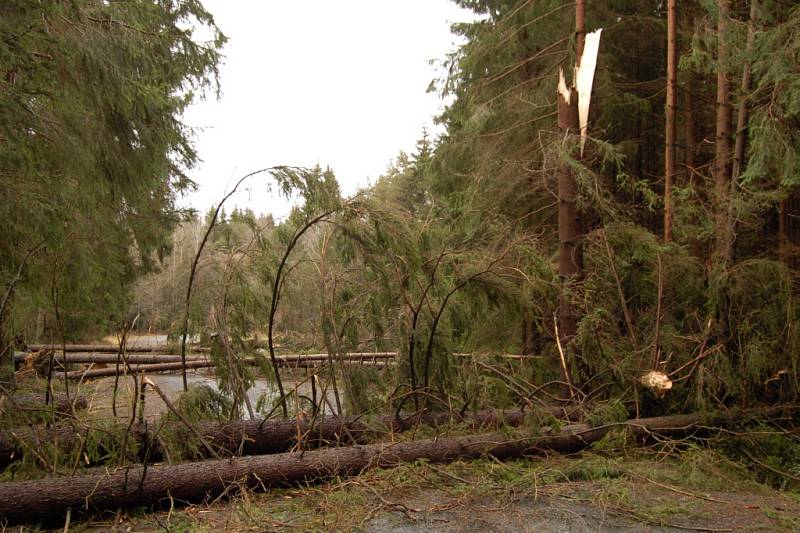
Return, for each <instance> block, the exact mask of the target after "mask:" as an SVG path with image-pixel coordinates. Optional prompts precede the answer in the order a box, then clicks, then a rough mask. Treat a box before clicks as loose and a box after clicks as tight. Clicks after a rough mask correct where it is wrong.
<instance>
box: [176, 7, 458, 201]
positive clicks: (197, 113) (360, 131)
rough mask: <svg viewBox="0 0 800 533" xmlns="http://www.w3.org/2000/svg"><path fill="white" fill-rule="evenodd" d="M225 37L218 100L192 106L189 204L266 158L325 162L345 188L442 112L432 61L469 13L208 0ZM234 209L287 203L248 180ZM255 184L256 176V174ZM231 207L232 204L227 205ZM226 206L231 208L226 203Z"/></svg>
mask: <svg viewBox="0 0 800 533" xmlns="http://www.w3.org/2000/svg"><path fill="white" fill-rule="evenodd" d="M203 4H204V6H205V7H206V8H207V9H208V10H209V11H210V12H211V13H213V14H214V17H215V19H216V22H217V25H218V26H219V27H220V28H221V29H222V32H223V33H225V35H227V36H228V37H229V39H230V40H229V42H228V44H227V46H226V47H225V50H224V54H225V60H224V61H225V63H224V65H223V66H222V68H221V70H220V78H221V84H222V97H221V99H220V100H219V101H217V100H215V99H214V98H213V97H209V99H208V100H206V101H203V102H198V103H196V104H194V105H193V106H192V107H191V108H190V109H189V110H188V111H187V112H186V114H185V117H184V118H185V120H186V123H187V124H188V125H190V126H193V127H196V128H199V129H198V131H197V134H196V147H197V150H198V153H199V156H200V158H201V159H202V160H203V161H202V162H201V163H200V164H199V165H198V166H197V167H196V168H195V169H194V170H193V171H192V172H191V173H190V176H191V177H192V179H194V180H195V181H196V182H197V184H198V185H199V190H198V191H197V192H196V193H194V194H191V195H189V196H188V197H187V198H186V199H185V203H187V204H188V205H191V206H193V207H195V208H197V209H200V210H203V211H204V210H207V209H208V208H209V207H210V206H211V205H213V204H216V203H217V202H218V201H219V199H220V198H222V196H223V195H224V193H225V191H226V188H229V187H231V186H232V184H233V182H235V181H236V180H237V179H238V178H239V177H241V176H243V175H244V174H246V173H248V172H251V171H253V170H256V169H259V168H263V167H267V166H272V165H281V164H286V165H298V166H313V165H316V164H320V165H321V166H323V167H325V166H330V167H331V168H332V169H333V170H334V172H335V173H336V176H337V179H338V180H339V183H340V185H341V187H342V190H343V192H344V193H345V194H352V193H353V192H355V191H356V190H357V189H358V188H359V187H363V186H365V185H367V184H368V183H369V180H372V182H374V181H375V178H377V177H378V176H379V175H380V174H381V173H382V172H383V171H384V170H385V169H386V167H387V166H388V164H389V163H390V162H391V160H392V159H394V157H395V156H396V155H397V153H398V151H399V150H405V151H411V150H413V148H414V143H415V142H416V140H417V139H418V138H419V137H420V136H421V133H422V129H423V127H425V126H427V127H428V128H429V130H430V131H434V132H435V129H434V127H433V126H432V120H431V119H432V117H433V116H434V115H436V114H437V113H439V112H440V111H441V109H442V103H441V101H440V100H439V99H438V97H437V96H436V95H435V94H429V93H426V89H427V87H428V85H429V83H430V81H431V80H432V79H433V78H435V77H437V70H436V67H435V66H432V65H430V64H429V60H439V61H440V60H442V59H443V58H444V57H445V55H446V54H447V53H448V52H450V51H452V50H453V49H454V48H455V45H456V42H457V41H456V38H455V37H454V36H453V35H451V33H450V24H451V23H453V22H456V21H463V20H468V19H469V17H470V14H469V13H468V12H464V11H461V10H460V9H458V8H457V7H456V6H455V5H454V4H453V3H452V2H450V0H338V1H332V0H204V2H203ZM252 183H253V186H251V187H250V190H249V191H245V192H242V193H238V194H237V196H236V197H235V198H232V199H231V201H230V204H231V209H232V207H233V205H236V204H238V205H239V206H240V207H250V208H252V209H253V210H254V211H256V212H257V213H266V212H271V213H273V214H275V215H276V216H278V217H280V216H283V215H285V214H286V213H287V212H288V210H289V206H288V205H287V204H286V202H285V201H284V200H281V199H278V198H270V197H269V196H268V194H267V193H266V191H265V189H264V188H263V186H256V184H257V183H258V181H256V182H252ZM262 183H263V181H262ZM226 205H228V204H226ZM228 212H230V209H228Z"/></svg>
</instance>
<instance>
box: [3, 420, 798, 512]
mask: <svg viewBox="0 0 800 533" xmlns="http://www.w3.org/2000/svg"><path fill="white" fill-rule="evenodd" d="M792 410H793V411H795V412H796V411H797V410H798V407H793V408H792ZM766 412H768V410H767V411H765V410H762V411H760V413H761V414H764V413H766ZM773 412H774V410H773ZM741 416H742V412H741V411H736V412H735V413H723V414H721V415H718V416H715V417H714V416H712V417H704V416H703V415H700V414H689V415H674V416H664V417H656V418H642V419H634V420H629V421H627V422H623V423H617V424H609V425H606V426H601V427H596V428H591V427H589V426H587V425H585V424H574V425H570V426H567V427H565V428H564V429H562V430H561V431H558V432H555V431H552V430H548V429H545V430H544V431H543V432H542V433H541V434H539V435H531V434H530V433H526V432H516V433H513V434H509V433H503V432H493V433H484V434H478V435H471V436H465V437H455V438H438V439H433V440H421V441H410V442H395V443H380V444H371V445H365V446H362V445H356V446H347V447H342V448H325V449H321V450H315V451H307V452H288V453H282V454H275V455H260V456H251V457H238V458H228V459H217V460H208V461H202V462H194V463H186V464H179V465H149V466H134V467H126V468H121V469H119V470H117V471H114V472H107V473H103V474H93V475H81V476H70V477H62V478H51V479H43V480H34V481H16V482H10V483H3V484H0V517H2V518H3V519H4V520H5V521H7V523H20V522H24V521H26V520H27V521H31V520H35V521H37V522H38V521H42V520H48V519H49V520H51V521H56V520H61V519H62V518H63V516H64V515H65V513H67V511H68V510H71V512H72V513H76V512H79V513H87V514H92V513H97V512H101V511H106V510H116V509H120V508H130V507H137V506H142V505H163V504H165V503H166V502H169V501H174V500H178V501H181V502H198V501H204V500H206V499H208V498H212V497H215V496H218V495H220V494H224V493H226V492H227V491H229V490H230V488H231V486H234V485H246V486H250V487H253V488H264V489H266V488H268V487H281V486H288V485H292V484H296V483H308V482H319V481H323V480H326V479H330V478H331V477H334V476H346V475H352V474H358V473H360V472H362V471H364V470H367V469H370V468H391V467H394V466H397V465H399V464H402V463H406V462H411V461H417V460H419V459H426V460H428V461H431V462H447V461H453V460H457V459H475V458H478V457H482V456H487V455H488V456H492V457H496V458H498V459H507V458H512V457H521V456H525V455H533V454H537V453H541V452H544V451H547V450H554V451H559V452H575V451H579V450H581V449H583V448H585V447H587V446H589V445H590V444H591V443H593V442H596V441H598V440H600V439H601V438H603V437H604V436H605V435H606V434H607V433H608V432H609V431H611V430H613V429H620V428H625V429H626V430H627V431H628V432H629V434H630V435H632V436H634V437H637V438H646V437H649V436H651V435H654V434H657V435H663V436H676V435H681V436H683V435H686V434H687V433H689V432H691V431H693V430H695V429H697V428H698V426H699V425H701V424H717V425H724V424H725V423H729V422H731V421H735V420H738V419H740V418H741Z"/></svg>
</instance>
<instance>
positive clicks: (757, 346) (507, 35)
mask: <svg viewBox="0 0 800 533" xmlns="http://www.w3.org/2000/svg"><path fill="white" fill-rule="evenodd" d="M456 3H457V4H459V5H461V6H462V7H464V8H467V9H470V10H472V11H474V12H475V13H476V15H477V19H476V21H475V22H471V23H465V24H457V25H454V27H453V31H454V32H455V33H456V34H458V35H461V36H463V37H464V38H465V44H463V45H462V46H460V47H459V48H458V49H456V50H454V51H453V53H452V54H451V55H450V56H448V57H446V58H443V59H442V61H443V64H444V65H445V67H446V69H445V71H446V72H447V75H446V76H445V77H443V78H442V79H437V80H434V81H433V82H432V84H431V87H430V90H431V91H436V92H437V93H439V94H440V95H441V96H442V97H443V98H445V99H447V100H446V101H448V102H449V103H448V105H447V107H446V110H445V112H444V113H443V114H442V115H441V116H440V117H438V119H437V120H438V121H439V123H440V124H441V125H442V126H443V128H444V133H443V134H442V135H441V136H439V137H437V138H430V137H428V136H427V135H425V134H421V138H420V140H419V142H418V144H417V148H416V150H415V151H414V152H413V153H409V154H405V153H401V154H399V155H398V157H397V159H396V161H395V163H394V164H392V165H391V166H390V168H388V169H387V171H386V172H385V173H384V175H383V176H382V177H381V178H380V180H378V182H377V183H376V184H375V185H374V186H372V187H370V188H368V189H366V190H363V191H361V192H359V193H358V194H356V195H354V196H353V197H349V198H345V197H342V196H341V194H340V192H339V187H338V185H337V183H336V178H335V176H334V174H333V172H332V171H330V170H329V169H323V168H294V167H273V168H269V169H265V170H263V171H257V172H255V173H254V174H253V175H251V176H249V177H247V178H245V179H246V180H256V179H265V180H268V181H269V182H270V183H271V184H272V185H273V187H275V188H276V189H278V190H279V191H281V192H282V193H284V194H285V195H286V197H287V201H288V199H290V198H291V199H299V202H298V204H297V207H295V209H294V210H293V211H292V213H291V215H290V216H289V217H287V218H286V219H285V220H282V221H280V222H279V223H276V222H275V221H273V220H272V219H271V218H270V217H257V216H255V215H254V214H253V213H251V212H246V211H245V212H243V211H240V210H233V211H230V212H226V210H225V206H224V205H223V204H222V203H221V204H220V206H219V207H218V208H217V209H213V210H211V211H210V212H209V213H199V214H198V213H188V212H183V211H182V210H180V209H178V208H177V205H178V204H177V199H178V198H179V197H180V195H181V194H182V192H184V191H186V190H187V189H189V188H191V187H192V183H191V180H190V179H189V177H188V171H189V170H190V169H191V168H192V165H193V164H194V163H195V162H196V161H197V157H198V154H196V153H195V152H194V150H193V148H192V144H191V132H190V131H189V129H188V128H187V127H186V126H185V125H184V124H183V123H182V122H181V113H182V111H183V110H184V109H185V108H186V106H187V105H188V103H189V102H190V101H191V99H192V98H193V97H195V96H199V95H202V94H204V93H205V92H210V93H213V91H214V90H215V89H216V88H217V86H218V85H217V84H218V80H217V79H216V68H217V65H218V62H219V61H220V50H221V47H222V46H223V44H224V41H225V38H224V36H223V35H222V34H221V33H219V31H218V30H217V28H216V27H215V26H214V21H213V17H212V15H211V14H210V13H208V12H206V11H205V10H204V9H203V7H202V5H201V4H200V3H199V2H197V1H193V0H189V1H183V2H177V3H175V2H161V1H159V2H132V3H131V2H99V1H94V0H76V1H71V2H36V1H27V0H17V1H14V2H9V3H8V4H9V5H8V6H7V7H6V8H5V9H4V15H3V18H2V20H1V21H0V35H2V43H0V72H1V73H2V75H3V80H2V81H0V86H1V87H2V91H0V187H2V190H3V191H4V194H3V195H2V198H0V220H2V221H3V234H2V237H0V283H1V284H2V288H3V291H2V295H0V296H2V307H0V339H2V343H1V344H0V348H2V355H3V357H4V359H5V360H10V355H11V354H12V353H13V349H14V346H20V345H22V344H24V343H25V342H33V341H47V342H56V343H58V342H62V341H68V340H78V339H82V338H90V337H92V336H97V335H102V334H106V333H107V332H109V331H117V330H119V329H121V328H122V327H123V325H127V326H125V327H129V326H130V325H131V324H133V323H134V322H135V326H136V327H137V328H139V329H142V330H152V331H163V332H169V333H170V334H171V335H173V338H178V337H180V334H181V333H182V330H183V326H184V324H188V332H189V334H192V335H198V336H200V337H201V338H204V339H212V338H223V339H225V342H224V343H223V344H224V345H225V350H227V351H229V352H232V353H234V354H235V355H237V356H242V355H244V354H249V353H250V352H249V351H248V348H247V343H246V340H247V339H249V338H251V337H253V336H254V335H255V336H259V337H261V338H264V337H269V338H270V341H271V342H270V344H273V343H272V340H273V338H274V344H276V345H279V346H278V347H279V348H280V349H286V350H290V351H302V350H323V351H326V352H327V353H329V354H333V355H337V356H341V355H343V354H346V353H348V352H352V351H365V350H377V351H381V350H397V351H399V353H400V358H399V359H400V361H401V362H400V364H399V368H398V371H397V375H396V378H395V379H396V384H397V385H398V386H400V385H402V386H404V387H407V388H408V389H409V390H411V391H412V392H413V391H425V393H426V394H429V395H433V396H436V397H438V398H440V399H442V400H443V401H444V402H445V404H449V403H450V402H451V400H453V402H454V403H455V402H456V400H457V403H459V404H465V405H467V404H470V405H477V404H480V403H481V402H485V401H491V402H494V403H502V402H503V401H507V402H518V401H522V400H525V398H526V397H527V396H526V395H525V394H522V395H521V396H522V397H523V398H522V400H521V399H520V398H518V397H517V396H520V394H518V393H515V392H514V390H515V386H518V385H519V384H520V383H523V381H515V380H516V378H514V377H508V376H506V377H507V378H508V379H506V381H505V383H504V387H503V388H502V391H501V390H500V387H498V386H497V385H496V381H497V380H498V379H499V378H498V376H496V375H495V374H492V373H491V372H488V371H485V370H481V369H480V368H478V367H474V368H472V370H473V372H472V373H466V374H465V371H464V369H463V367H460V366H459V365H457V364H456V356H455V355H454V354H456V353H461V352H470V353H485V354H500V353H512V354H523V355H530V356H531V360H532V361H535V362H536V364H535V365H533V366H531V367H530V368H527V369H526V370H524V373H525V374H524V376H521V377H520V379H525V380H528V381H529V382H532V383H540V384H544V385H543V386H544V387H545V388H546V390H548V391H550V392H549V394H550V395H551V396H552V397H553V398H557V399H569V398H575V397H581V398H586V397H592V398H594V399H603V398H605V399H609V398H621V399H622V400H624V402H626V403H630V404H634V403H635V408H636V410H637V412H638V411H639V410H643V411H645V412H650V413H659V414H660V413H666V412H672V411H681V410H686V409H688V408H704V407H709V406H723V405H731V404H741V405H745V404H752V403H758V402H763V401H770V402H771V401H776V400H777V399H782V400H786V401H788V400H791V399H796V397H797V393H798V390H799V387H798V368H797V365H798V359H797V354H798V341H800V330H798V323H797V320H798V318H799V316H798V312H800V308H799V307H798V301H797V298H796V295H797V291H796V270H795V267H796V266H797V247H796V244H797V223H796V222H795V218H796V216H797V214H798V211H797V202H796V199H795V192H794V191H795V187H796V186H797V184H798V180H799V179H800V138H798V131H800V130H798V124H800V122H799V121H800V83H798V80H800V62H799V61H798V50H800V8H798V6H795V5H794V2H791V1H789V0H751V1H747V2H746V1H738V0H717V1H711V0H698V1H683V2H680V3H676V2H675V0H669V1H663V0H659V1H647V0H639V1H632V0H596V1H592V2H589V3H588V4H587V5H585V11H581V10H579V13H577V14H576V10H575V7H576V4H575V3H573V2H562V1H555V0H551V1H547V0H542V1H535V2H534V1H530V0H504V1H503V0H496V1H495V0H459V1H457V2H456ZM676 4H677V5H676ZM578 5H579V6H583V3H581V2H579V3H578ZM193 25H203V26H206V27H207V28H209V29H210V30H211V31H212V34H213V35H214V36H215V37H214V40H213V41H212V42H207V43H197V42H195V41H194V40H193V39H192V31H191V30H190V29H186V28H190V27H192V26H193ZM600 28H602V37H601V41H600V52H599V56H598V65H597V71H596V75H595V80H594V88H593V92H592V100H591V108H590V116H589V128H588V138H587V140H586V143H585V148H583V150H581V141H580V136H579V135H578V133H579V132H578V129H579V128H578V127H577V126H576V124H574V123H573V122H572V121H571V120H562V119H564V118H565V117H566V118H569V117H568V109H567V110H566V111H565V109H566V108H563V109H560V108H559V105H558V104H559V96H558V95H559V93H558V92H557V83H558V79H559V69H562V70H563V71H564V72H565V75H566V81H567V83H568V84H571V83H572V78H573V77H574V76H573V68H572V67H573V66H574V65H576V64H577V63H579V61H580V59H581V55H582V50H583V46H584V39H585V35H586V33H587V32H591V31H594V30H596V29H600ZM568 90H569V89H568ZM571 91H572V94H573V95H574V94H575V91H574V89H571ZM561 98H562V99H563V97H561ZM573 105H574V102H573ZM562 107H563V106H562ZM567 107H569V106H567ZM254 170H256V169H254ZM220 200H223V199H220ZM193 264H196V267H197V268H194V267H193ZM190 278H193V280H192V289H191V290H192V293H191V297H190V298H189V297H188V296H187V288H188V285H189V283H190ZM134 318H135V320H134ZM187 319H188V321H187ZM228 341H230V342H228ZM273 355H274V353H273ZM261 357H264V358H265V364H266V361H267V360H266V356H265V355H263V354H262V355H261ZM234 360H235V359H234ZM226 361H229V362H230V361H231V360H230V359H226ZM231 364H233V363H231ZM265 368H267V367H265ZM275 370H276V373H277V367H276V368H275ZM242 371H243V372H244V370H242ZM653 372H655V373H656V374H652V373H653ZM645 376H651V377H652V376H656V378H657V380H662V381H660V382H658V383H655V384H654V383H652V382H648V381H646V380H645V381H643V380H642V378H643V377H645ZM275 377H276V378H277V377H278V376H277V375H276V376H275ZM5 379H6V380H8V379H10V378H8V376H7V377H6V378H5ZM503 379H505V378H503ZM509 380H510V384H509V382H508V381H509ZM663 380H667V381H669V387H671V388H670V389H669V392H668V393H665V391H666V389H664V390H662V389H660V388H659V387H660V386H661V385H659V383H662V384H663ZM500 381H502V379H501V380H500ZM515 383H516V385H515ZM344 386H345V387H347V388H348V391H349V396H350V397H351V398H352V399H353V402H357V401H359V398H361V399H362V400H364V401H367V400H366V399H364V398H363V396H364V395H363V394H360V391H361V390H362V389H363V387H364V385H363V380H362V379H361V378H360V377H359V376H349V377H348V376H345V380H344ZM390 388H391V387H390ZM387 394H388V393H387Z"/></svg>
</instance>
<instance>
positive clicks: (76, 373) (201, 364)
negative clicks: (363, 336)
mask: <svg viewBox="0 0 800 533" xmlns="http://www.w3.org/2000/svg"><path fill="white" fill-rule="evenodd" d="M393 357H394V355H393V354H392V355H388V354H347V355H344V356H342V357H341V360H342V362H344V363H351V364H355V363H360V364H381V363H383V362H385V361H387V360H389V359H392V358H393ZM129 358H130V356H129ZM68 360H69V359H68ZM101 360H102V361H103V362H105V359H104V358H101ZM94 362H97V361H94ZM129 362H133V361H129ZM240 362H242V363H244V364H248V365H257V364H258V360H257V359H256V358H254V357H245V358H243V359H241V360H240ZM327 362H328V361H327V356H325V357H320V356H316V357H305V356H288V357H282V356H276V357H275V364H277V365H278V366H281V367H289V368H309V367H317V366H322V365H324V364H326V363H327ZM215 366H216V363H215V362H214V361H212V360H210V359H193V360H192V359H189V358H187V359H186V361H185V363H183V362H181V357H180V356H178V361H177V362H164V363H162V362H156V363H154V364H138V365H134V364H132V365H130V369H129V368H128V367H121V368H120V369H119V372H120V373H123V374H127V373H129V370H130V371H134V372H136V373H139V372H142V371H144V372H146V373H148V374H149V373H152V372H169V371H174V370H182V369H183V368H186V369H197V368H212V367H215ZM117 373H118V372H117V369H116V368H115V367H107V368H95V369H89V370H73V371H70V372H67V373H66V376H67V378H69V379H92V378H101V377H107V376H116V375H117Z"/></svg>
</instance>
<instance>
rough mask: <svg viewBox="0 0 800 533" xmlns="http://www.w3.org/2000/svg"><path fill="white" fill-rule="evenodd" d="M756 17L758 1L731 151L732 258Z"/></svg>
mask: <svg viewBox="0 0 800 533" xmlns="http://www.w3.org/2000/svg"><path fill="white" fill-rule="evenodd" d="M757 16H758V0H752V1H751V2H750V20H749V23H748V28H747V43H746V44H745V62H744V66H743V67H742V84H741V87H740V90H739V112H738V115H737V117H736V143H735V146H734V150H733V169H732V171H731V183H730V191H729V196H730V198H729V200H728V213H727V218H726V221H725V227H726V228H727V230H728V231H729V232H730V237H731V242H730V244H729V246H730V250H729V252H728V253H729V256H730V257H733V236H734V235H735V231H736V217H735V213H734V210H733V198H734V195H735V193H736V189H737V187H738V185H739V177H740V176H741V173H742V169H743V168H744V148H745V143H746V142H747V111H748V95H749V94H750V69H751V67H750V56H751V55H752V53H753V47H754V46H755V27H754V26H755V21H756V17H757Z"/></svg>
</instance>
